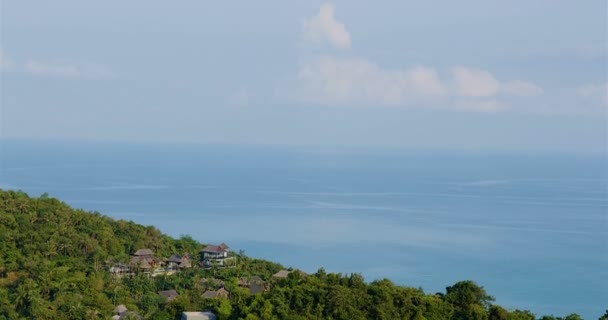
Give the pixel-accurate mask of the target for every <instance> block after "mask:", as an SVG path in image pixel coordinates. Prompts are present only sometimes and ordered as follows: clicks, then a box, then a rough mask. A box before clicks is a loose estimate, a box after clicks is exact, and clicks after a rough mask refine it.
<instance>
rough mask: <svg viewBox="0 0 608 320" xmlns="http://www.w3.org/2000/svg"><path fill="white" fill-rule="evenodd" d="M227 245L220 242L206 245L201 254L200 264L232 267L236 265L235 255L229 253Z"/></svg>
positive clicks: (205, 266)
mask: <svg viewBox="0 0 608 320" xmlns="http://www.w3.org/2000/svg"><path fill="white" fill-rule="evenodd" d="M229 249H230V247H228V245H226V244H225V243H222V244H220V245H218V246H216V245H208V246H206V247H205V248H204V249H203V250H201V254H202V256H203V263H202V266H203V267H204V268H211V267H234V266H236V257H234V256H230V255H229Z"/></svg>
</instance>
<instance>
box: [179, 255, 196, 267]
mask: <svg viewBox="0 0 608 320" xmlns="http://www.w3.org/2000/svg"><path fill="white" fill-rule="evenodd" d="M177 267H178V268H192V262H190V259H188V258H186V257H183V258H182V262H181V263H180V264H179V266H177Z"/></svg>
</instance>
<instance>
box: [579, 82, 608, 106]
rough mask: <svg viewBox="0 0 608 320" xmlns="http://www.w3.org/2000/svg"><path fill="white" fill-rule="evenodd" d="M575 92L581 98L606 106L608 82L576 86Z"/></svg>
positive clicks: (607, 103)
mask: <svg viewBox="0 0 608 320" xmlns="http://www.w3.org/2000/svg"><path fill="white" fill-rule="evenodd" d="M576 92H577V93H578V94H579V96H581V97H582V98H584V99H586V100H588V101H590V102H594V103H599V104H603V105H605V106H608V82H606V83H602V84H587V85H584V86H580V87H579V88H577V90H576Z"/></svg>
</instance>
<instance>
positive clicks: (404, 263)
mask: <svg viewBox="0 0 608 320" xmlns="http://www.w3.org/2000/svg"><path fill="white" fill-rule="evenodd" d="M0 147H1V148H0V187H2V188H5V189H7V188H10V189H21V190H24V191H26V192H28V193H30V194H32V195H39V194H41V193H43V192H48V193H49V194H50V195H52V196H56V197H59V198H61V199H62V200H65V201H66V202H68V203H69V204H71V205H73V206H75V207H81V208H85V209H90V210H97V211H100V212H102V213H104V214H107V215H109V216H112V217H115V218H124V219H131V220H134V221H136V222H138V223H142V224H150V225H155V226H157V227H159V228H160V229H161V230H162V231H164V232H166V233H169V234H171V235H174V236H179V235H181V234H190V235H192V236H193V237H194V238H196V239H198V240H201V241H205V242H226V243H228V244H229V245H231V246H232V247H233V248H234V249H237V250H238V249H243V250H245V252H246V253H247V254H248V255H250V256H256V257H263V258H268V259H272V260H275V261H278V262H281V263H283V264H285V265H290V266H294V267H301V268H303V269H305V270H306V271H309V272H314V271H316V270H317V268H319V267H321V266H323V267H325V268H326V269H327V270H328V271H335V272H361V273H363V275H364V276H365V277H366V278H367V279H368V280H373V279H377V278H383V277H388V278H390V279H392V280H394V281H395V282H397V283H401V284H407V285H410V286H416V287H418V286H421V287H423V288H424V289H425V290H426V291H428V292H435V291H443V290H445V287H446V286H448V285H451V284H453V283H454V282H456V281H458V280H464V279H473V280H475V281H477V282H478V283H480V284H481V285H483V286H485V287H486V289H487V290H488V291H489V292H490V293H491V294H493V295H494V296H495V297H496V299H497V302H498V303H500V304H502V305H504V306H507V307H517V308H526V309H530V310H532V311H533V312H535V313H536V314H556V315H563V314H566V313H570V312H577V313H579V314H581V315H583V316H585V318H587V319H595V318H597V317H599V315H600V314H602V313H603V311H604V310H605V309H606V308H608V165H607V164H608V160H607V159H606V157H605V156H601V155H566V154H542V155H539V154H536V155H535V154H507V153H499V152H491V153H472V152H468V153H464V152H438V151H397V150H381V149H368V150H363V149H349V148H313V147H261V146H259V147H247V146H195V145H189V146H186V145H184V146H169V145H126V144H82V143H80V144H77V143H40V142H39V143H34V142H6V141H5V142H2V143H0Z"/></svg>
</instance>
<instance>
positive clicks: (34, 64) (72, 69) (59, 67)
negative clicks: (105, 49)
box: [24, 60, 115, 80]
mask: <svg viewBox="0 0 608 320" xmlns="http://www.w3.org/2000/svg"><path fill="white" fill-rule="evenodd" d="M24 71H25V72H27V73H29V74H33V75H38V76H48V77H58V78H73V79H87V80H99V79H110V78H114V77H115V74H114V73H113V72H112V71H111V70H110V69H108V68H107V67H105V66H102V65H98V64H90V63H85V64H54V63H44V62H39V61H33V60H30V61H28V62H27V63H26V64H25V66H24Z"/></svg>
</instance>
